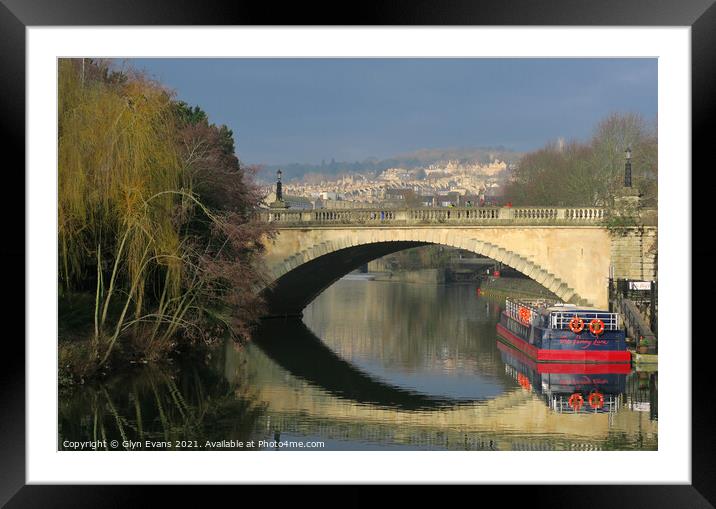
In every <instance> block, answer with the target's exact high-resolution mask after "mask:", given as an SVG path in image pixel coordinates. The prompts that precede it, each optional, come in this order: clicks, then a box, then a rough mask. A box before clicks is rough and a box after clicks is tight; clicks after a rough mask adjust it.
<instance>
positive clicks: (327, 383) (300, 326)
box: [254, 318, 488, 411]
mask: <svg viewBox="0 0 716 509" xmlns="http://www.w3.org/2000/svg"><path fill="white" fill-rule="evenodd" d="M254 343H255V344H256V346H258V347H259V348H260V349H261V350H262V351H263V352H264V353H265V354H266V355H268V356H269V357H270V358H271V359H272V360H273V361H274V362H276V363H277V364H278V365H279V366H281V367H282V368H283V369H285V370H287V371H288V372H290V373H291V374H292V375H294V376H296V377H298V378H300V379H302V380H305V381H307V382H309V383H310V384H312V385H315V386H317V387H319V388H321V389H323V390H324V391H326V392H328V393H330V394H332V395H334V396H337V397H339V398H342V399H348V400H351V401H355V402H357V403H362V404H370V405H378V406H381V407H387V408H397V409H401V410H413V411H416V410H439V409H444V408H445V407H456V406H462V405H471V404H474V403H476V402H480V401H486V400H487V399H488V398H483V399H479V398H476V399H454V398H448V397H440V396H430V395H426V394H422V393H419V392H416V391H411V390H408V389H403V388H399V387H394V386H392V385H390V384H387V383H385V382H382V381H380V380H376V379H375V378H373V377H371V376H370V375H369V374H367V373H365V372H363V371H361V370H360V369H358V368H356V367H355V366H353V365H352V364H351V363H349V362H347V361H345V360H344V359H342V358H341V357H340V356H338V355H337V354H336V353H335V352H333V351H332V350H331V349H330V348H328V347H327V346H326V345H325V344H324V343H323V342H322V341H321V340H320V339H319V338H318V337H317V336H316V335H315V334H314V333H313V332H312V331H311V330H310V329H309V328H308V327H307V326H306V325H305V324H304V323H303V321H302V320H301V319H299V318H284V319H271V320H263V322H262V323H261V325H260V327H259V328H258V329H257V331H256V334H255V337H254Z"/></svg>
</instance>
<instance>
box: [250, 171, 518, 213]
mask: <svg viewBox="0 0 716 509" xmlns="http://www.w3.org/2000/svg"><path fill="white" fill-rule="evenodd" d="M514 168H515V166H514V164H513V163H510V164H508V163H506V162H505V161H501V160H499V159H493V160H492V161H491V162H489V163H479V162H461V161H456V160H448V161H445V162H441V163H435V164H430V165H427V166H426V167H422V168H421V167H418V168H388V169H386V170H384V171H382V172H380V173H378V174H377V175H370V174H361V173H351V174H347V173H346V174H342V175H340V176H337V177H335V178H330V177H326V179H325V180H321V181H319V182H317V183H315V182H314V183H309V182H305V181H300V182H290V183H283V196H282V198H283V202H284V203H285V205H286V206H288V207H289V208H294V209H315V208H371V207H375V206H378V205H379V206H381V207H396V208H397V207H453V206H454V207H461V206H462V207H465V206H467V207H469V206H485V205H499V204H500V203H501V201H502V198H503V195H504V186H505V183H506V181H507V180H508V179H509V175H510V173H511V170H514ZM279 178H280V174H279ZM265 192H266V198H265V200H264V203H265V205H266V206H268V205H269V204H271V203H273V202H275V200H276V191H275V186H273V185H271V186H266V188H265Z"/></svg>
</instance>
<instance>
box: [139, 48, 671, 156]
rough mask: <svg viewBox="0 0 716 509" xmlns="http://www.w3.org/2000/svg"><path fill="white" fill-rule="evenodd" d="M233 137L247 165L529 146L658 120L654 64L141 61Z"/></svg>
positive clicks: (618, 61)
mask: <svg viewBox="0 0 716 509" xmlns="http://www.w3.org/2000/svg"><path fill="white" fill-rule="evenodd" d="M128 62H129V63H131V65H133V66H134V67H135V68H137V69H144V70H145V71H147V72H148V73H149V75H150V76H152V77H154V78H156V79H158V80H159V81H161V82H162V83H163V84H164V85H166V86H168V87H169V88H172V89H174V90H175V91H176V92H177V97H178V98H179V99H181V100H184V101H186V102H188V103H190V104H192V105H199V106H201V108H202V109H204V110H205V111H206V112H207V113H208V114H209V118H210V121H212V122H214V123H217V124H226V125H228V126H229V127H230V128H231V129H233V131H234V135H235V138H236V141H237V154H238V156H239V158H240V159H241V160H242V161H243V162H245V163H249V164H260V163H263V164H285V163H290V162H299V163H313V162H317V163H318V162H320V161H321V160H323V159H325V160H326V161H330V159H331V158H335V159H336V160H337V161H361V160H364V159H367V158H369V157H376V158H387V157H390V156H393V155H397V154H403V153H406V152H412V151H414V150H418V149H421V148H468V147H485V146H497V145H503V146H505V147H508V148H512V149H515V150H532V149H536V148H539V147H541V146H543V145H544V144H545V143H547V142H549V141H552V140H555V139H557V138H558V137H564V138H566V139H568V140H569V139H583V140H584V139H587V138H588V137H589V136H590V135H591V133H592V131H593V129H594V127H595V125H596V124H597V123H598V122H599V121H600V120H601V119H602V118H604V117H605V116H606V115H608V114H609V113H612V112H637V113H641V114H642V115H643V116H644V117H645V118H646V119H648V120H652V119H654V118H655V117H656V113H657V60H656V59H133V60H129V61H128Z"/></svg>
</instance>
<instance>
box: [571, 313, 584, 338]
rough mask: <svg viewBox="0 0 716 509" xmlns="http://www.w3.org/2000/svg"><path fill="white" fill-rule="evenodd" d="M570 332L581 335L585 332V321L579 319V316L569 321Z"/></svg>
mask: <svg viewBox="0 0 716 509" xmlns="http://www.w3.org/2000/svg"><path fill="white" fill-rule="evenodd" d="M569 330H571V331H572V332H574V333H575V334H579V333H580V332H582V331H583V330H584V320H582V319H581V318H579V317H578V316H577V315H574V317H573V318H572V319H571V320H570V321H569Z"/></svg>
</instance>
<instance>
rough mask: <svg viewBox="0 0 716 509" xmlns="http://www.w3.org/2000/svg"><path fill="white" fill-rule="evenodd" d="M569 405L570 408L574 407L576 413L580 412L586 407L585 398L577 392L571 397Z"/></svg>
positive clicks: (568, 401)
mask: <svg viewBox="0 0 716 509" xmlns="http://www.w3.org/2000/svg"><path fill="white" fill-rule="evenodd" d="M567 403H569V406H570V407H572V408H573V409H574V410H575V411H579V409H580V408H582V406H584V398H583V397H582V395H581V394H579V393H578V392H575V393H574V394H572V395H571V396H570V397H569V399H568V400H567Z"/></svg>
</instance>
